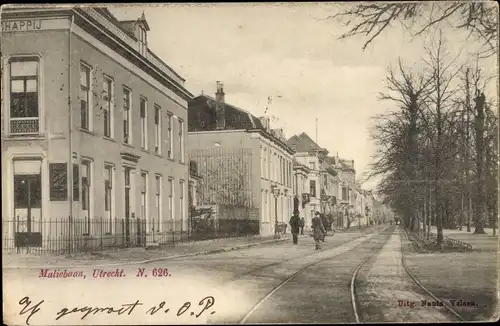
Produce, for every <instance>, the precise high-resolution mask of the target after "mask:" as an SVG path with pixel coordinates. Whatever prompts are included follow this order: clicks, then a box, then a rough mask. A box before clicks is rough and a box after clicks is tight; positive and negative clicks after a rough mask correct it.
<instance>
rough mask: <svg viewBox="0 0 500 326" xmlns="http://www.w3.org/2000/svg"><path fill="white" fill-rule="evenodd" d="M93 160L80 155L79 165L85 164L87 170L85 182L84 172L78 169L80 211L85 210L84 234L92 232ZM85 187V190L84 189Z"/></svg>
mask: <svg viewBox="0 0 500 326" xmlns="http://www.w3.org/2000/svg"><path fill="white" fill-rule="evenodd" d="M93 163H94V162H93V160H92V159H90V158H87V157H82V158H81V160H80V166H85V167H87V168H88V170H87V177H86V178H87V184H85V183H84V182H83V178H84V176H83V175H84V174H83V172H82V171H80V173H81V174H80V179H81V183H82V186H81V189H80V202H81V207H80V208H81V211H82V212H84V211H86V212H87V215H88V216H86V223H85V225H84V230H86V231H87V232H84V235H91V233H92V224H91V219H92V217H91V216H92V213H93V209H94V200H93V199H94V198H93V193H94V186H93V176H94V166H93ZM85 189H86V192H84V190H85ZM85 194H86V195H87V198H85ZM84 201H87V202H86V206H87V209H84V205H83V203H84ZM84 219H85V217H84Z"/></svg>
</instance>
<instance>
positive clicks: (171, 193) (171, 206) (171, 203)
mask: <svg viewBox="0 0 500 326" xmlns="http://www.w3.org/2000/svg"><path fill="white" fill-rule="evenodd" d="M168 217H169V219H170V220H173V219H174V179H172V178H168Z"/></svg>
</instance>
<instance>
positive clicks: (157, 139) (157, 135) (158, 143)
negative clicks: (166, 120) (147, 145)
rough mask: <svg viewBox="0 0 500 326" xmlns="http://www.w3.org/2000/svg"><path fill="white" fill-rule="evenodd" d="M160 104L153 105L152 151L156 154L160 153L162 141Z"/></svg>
mask: <svg viewBox="0 0 500 326" xmlns="http://www.w3.org/2000/svg"><path fill="white" fill-rule="evenodd" d="M161 112H162V110H161V106H160V105H158V104H155V105H154V119H155V121H154V122H155V144H154V152H155V154H157V155H162V143H161V139H162V137H163V135H162V134H163V131H162V121H161V120H162V119H161V118H162V114H161Z"/></svg>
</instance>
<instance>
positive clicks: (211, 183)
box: [188, 82, 293, 235]
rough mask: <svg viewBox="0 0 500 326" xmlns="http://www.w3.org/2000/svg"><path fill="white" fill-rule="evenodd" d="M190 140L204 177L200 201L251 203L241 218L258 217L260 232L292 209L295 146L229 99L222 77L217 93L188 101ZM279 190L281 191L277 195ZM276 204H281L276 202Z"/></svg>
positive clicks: (235, 204) (282, 219) (283, 219)
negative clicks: (228, 101) (292, 146)
mask: <svg viewBox="0 0 500 326" xmlns="http://www.w3.org/2000/svg"><path fill="white" fill-rule="evenodd" d="M188 117H189V133H188V146H189V155H190V159H191V160H193V161H196V162H197V163H198V169H199V173H200V175H202V177H203V179H204V182H203V191H202V192H203V196H202V198H200V204H202V205H210V204H219V205H226V206H228V207H233V208H235V207H241V208H243V207H244V208H246V209H247V210H246V211H247V212H248V213H247V214H246V215H241V214H238V215H239V216H241V218H247V219H251V220H254V221H256V222H257V229H258V230H257V232H260V234H264V235H265V234H273V233H274V230H275V224H277V222H278V223H281V222H284V223H288V220H289V218H290V216H291V214H292V209H293V193H292V175H293V166H292V161H293V151H292V149H291V148H290V147H289V146H287V144H286V142H285V139H284V136H283V130H281V129H279V130H271V128H270V125H269V119H268V118H264V117H262V118H257V117H255V116H253V115H252V114H251V113H249V112H248V111H246V110H243V109H241V108H238V107H236V106H234V105H231V104H229V103H227V102H226V101H225V94H224V89H223V84H222V83H219V82H218V83H217V92H216V94H215V98H213V97H211V96H207V95H200V96H197V97H195V98H194V99H192V100H191V101H190V102H189V115H188ZM275 195H276V196H275ZM276 206H277V207H276Z"/></svg>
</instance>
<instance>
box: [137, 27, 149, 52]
mask: <svg viewBox="0 0 500 326" xmlns="http://www.w3.org/2000/svg"><path fill="white" fill-rule="evenodd" d="M139 52H140V53H141V54H142V55H143V56H146V55H147V52H148V42H147V38H146V29H144V28H143V27H139Z"/></svg>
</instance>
